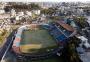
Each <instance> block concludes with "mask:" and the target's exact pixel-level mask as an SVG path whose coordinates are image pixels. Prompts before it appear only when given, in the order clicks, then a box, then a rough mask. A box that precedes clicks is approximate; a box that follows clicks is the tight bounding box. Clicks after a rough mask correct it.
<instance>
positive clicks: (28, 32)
mask: <svg viewBox="0 0 90 62" xmlns="http://www.w3.org/2000/svg"><path fill="white" fill-rule="evenodd" d="M67 31H68V30H67ZM68 32H69V31H68ZM68 32H66V33H64V32H63V30H62V29H59V28H58V26H57V25H55V24H30V25H24V26H21V27H19V28H18V30H17V33H16V37H15V39H14V41H13V45H12V49H13V52H14V53H15V54H16V55H17V57H23V56H24V57H27V58H28V57H30V58H32V59H33V60H35V59H38V58H39V59H44V58H48V57H50V56H53V55H56V54H57V53H58V52H59V51H60V50H61V49H62V48H63V45H64V43H66V40H67V38H69V36H70V35H71V34H72V33H68ZM67 33H68V34H67Z"/></svg>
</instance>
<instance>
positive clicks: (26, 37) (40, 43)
mask: <svg viewBox="0 0 90 62" xmlns="http://www.w3.org/2000/svg"><path fill="white" fill-rule="evenodd" d="M56 47H57V44H56V42H55V40H54V39H53V37H52V36H51V35H49V33H48V31H47V30H44V29H38V30H27V31H23V34H22V40H21V46H20V48H21V52H23V53H37V52H39V53H43V52H45V51H46V52H47V51H49V50H50V49H53V48H56Z"/></svg>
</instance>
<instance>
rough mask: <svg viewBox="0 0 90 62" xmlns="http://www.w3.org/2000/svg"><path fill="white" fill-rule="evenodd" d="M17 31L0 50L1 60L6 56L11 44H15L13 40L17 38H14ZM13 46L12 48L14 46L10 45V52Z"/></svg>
mask: <svg viewBox="0 0 90 62" xmlns="http://www.w3.org/2000/svg"><path fill="white" fill-rule="evenodd" d="M15 31H16V30H14V31H13V32H12V33H11V34H10V35H9V36H8V37H7V40H6V42H5V44H4V45H3V46H2V47H1V49H0V60H1V59H2V57H3V56H4V54H5V52H6V50H7V47H8V46H9V44H10V43H11V44H12V43H13V40H12V39H14V38H15V36H14V34H15ZM11 46H12V45H10V47H9V48H8V50H10V48H11Z"/></svg>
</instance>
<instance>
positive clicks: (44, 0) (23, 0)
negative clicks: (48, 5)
mask: <svg viewBox="0 0 90 62" xmlns="http://www.w3.org/2000/svg"><path fill="white" fill-rule="evenodd" d="M0 1H1V2H2V1H5V2H90V0H0Z"/></svg>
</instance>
